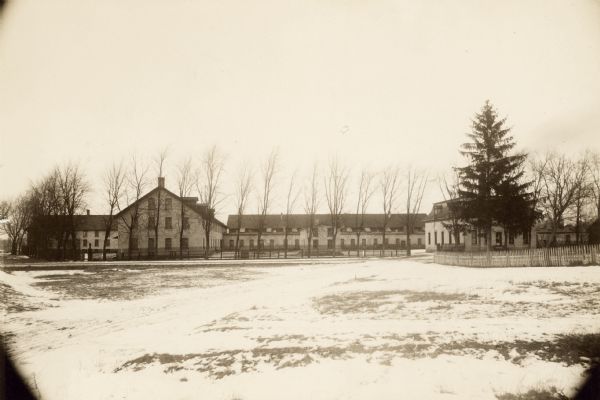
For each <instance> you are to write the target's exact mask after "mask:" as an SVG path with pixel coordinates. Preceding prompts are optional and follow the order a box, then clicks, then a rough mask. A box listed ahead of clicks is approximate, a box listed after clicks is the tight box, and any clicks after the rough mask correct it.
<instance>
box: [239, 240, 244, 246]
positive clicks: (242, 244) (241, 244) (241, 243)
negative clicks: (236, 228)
mask: <svg viewBox="0 0 600 400" xmlns="http://www.w3.org/2000/svg"><path fill="white" fill-rule="evenodd" d="M242 247H244V240H243V239H241V240H240V248H242Z"/></svg>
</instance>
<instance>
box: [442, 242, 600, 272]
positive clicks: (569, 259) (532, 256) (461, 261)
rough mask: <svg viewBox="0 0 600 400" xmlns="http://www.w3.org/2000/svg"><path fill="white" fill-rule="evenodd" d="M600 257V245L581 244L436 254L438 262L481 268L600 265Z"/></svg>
mask: <svg viewBox="0 0 600 400" xmlns="http://www.w3.org/2000/svg"><path fill="white" fill-rule="evenodd" d="M599 256H600V245H581V246H567V247H549V248H540V249H521V250H504V251H490V252H481V253H479V252H477V253H463V252H444V251H438V252H436V253H435V254H434V255H433V261H434V262H435V263H437V264H445V265H458V266H462V267H479V268H489V267H562V266H577V265H598V261H599V260H598V257H599Z"/></svg>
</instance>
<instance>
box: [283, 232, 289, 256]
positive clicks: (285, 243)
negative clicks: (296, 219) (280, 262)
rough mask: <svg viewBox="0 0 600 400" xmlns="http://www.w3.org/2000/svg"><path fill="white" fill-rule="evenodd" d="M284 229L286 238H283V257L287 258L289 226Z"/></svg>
mask: <svg viewBox="0 0 600 400" xmlns="http://www.w3.org/2000/svg"><path fill="white" fill-rule="evenodd" d="M283 229H284V231H285V232H284V239H283V258H287V252H288V228H287V226H286V227H284V228H283Z"/></svg>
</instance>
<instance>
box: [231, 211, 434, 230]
mask: <svg viewBox="0 0 600 400" xmlns="http://www.w3.org/2000/svg"><path fill="white" fill-rule="evenodd" d="M414 216H415V217H416V224H417V226H418V225H423V223H424V220H425V217H426V216H427V215H426V214H415V215H414ZM260 217H261V216H260V215H259V214H248V215H243V216H242V227H243V228H248V229H257V228H258V227H259V225H260ZM314 217H315V225H330V221H331V215H330V214H315V215H314ZM356 217H357V216H356V214H341V215H340V219H341V224H340V225H341V226H344V227H351V228H354V227H358V226H359V225H360V223H359V224H357V223H356V222H357V220H356ZM238 218H239V215H230V216H229V218H228V219H227V226H228V227H229V228H230V229H236V228H237V226H238ZM285 218H286V216H285V215H284V214H267V215H266V216H265V220H264V227H269V228H284V227H285ZM359 218H360V216H359ZM383 218H384V214H365V215H364V220H363V221H364V223H363V226H364V227H382V226H383ZM288 221H289V224H288V227H289V228H306V227H307V226H308V225H309V222H310V215H309V214H290V215H289V216H288ZM405 225H406V214H392V215H391V218H390V221H389V222H388V227H389V228H399V227H403V226H405Z"/></svg>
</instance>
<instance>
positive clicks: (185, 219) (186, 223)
mask: <svg viewBox="0 0 600 400" xmlns="http://www.w3.org/2000/svg"><path fill="white" fill-rule="evenodd" d="M189 228H190V219H189V218H188V217H183V229H189Z"/></svg>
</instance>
